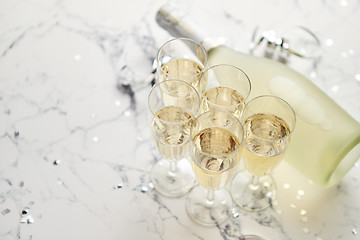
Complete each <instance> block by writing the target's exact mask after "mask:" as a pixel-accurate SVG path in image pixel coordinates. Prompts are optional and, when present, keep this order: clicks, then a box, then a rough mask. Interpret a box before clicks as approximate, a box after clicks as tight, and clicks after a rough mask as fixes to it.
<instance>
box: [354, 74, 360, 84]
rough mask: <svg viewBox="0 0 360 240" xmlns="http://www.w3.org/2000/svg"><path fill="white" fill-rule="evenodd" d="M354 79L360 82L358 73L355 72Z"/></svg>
mask: <svg viewBox="0 0 360 240" xmlns="http://www.w3.org/2000/svg"><path fill="white" fill-rule="evenodd" d="M355 80H356V81H359V82H360V73H358V74H355Z"/></svg>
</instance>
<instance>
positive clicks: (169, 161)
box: [148, 79, 200, 197]
mask: <svg viewBox="0 0 360 240" xmlns="http://www.w3.org/2000/svg"><path fill="white" fill-rule="evenodd" d="M199 105H200V97H199V94H198V93H197V91H196V89H195V88H194V87H192V86H191V85H190V84H188V83H187V82H184V81H182V80H173V79H168V80H167V81H164V82H161V83H158V84H156V85H155V86H154V87H153V89H152V90H151V92H150V94H149V97H148V106H149V115H150V116H149V120H150V128H151V132H152V136H153V140H154V144H155V146H156V147H157V149H158V151H159V153H160V155H161V156H162V159H160V160H159V161H157V162H156V163H155V165H154V166H153V168H152V170H151V173H150V179H151V182H152V183H153V184H154V187H155V189H156V190H157V191H158V192H160V193H162V194H163V195H165V196H168V197H179V196H182V195H184V194H186V193H187V192H188V191H189V190H190V189H191V188H192V187H193V185H194V183H195V177H194V174H193V172H192V169H191V164H190V162H189V160H188V159H187V156H188V154H189V139H190V126H191V124H192V122H193V121H194V118H195V116H196V114H197V112H198V109H199Z"/></svg>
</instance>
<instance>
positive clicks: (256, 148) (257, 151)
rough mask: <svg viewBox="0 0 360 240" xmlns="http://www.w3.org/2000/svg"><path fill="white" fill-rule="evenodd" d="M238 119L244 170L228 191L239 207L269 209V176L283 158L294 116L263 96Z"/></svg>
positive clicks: (271, 197)
mask: <svg viewBox="0 0 360 240" xmlns="http://www.w3.org/2000/svg"><path fill="white" fill-rule="evenodd" d="M241 118H242V123H243V125H244V131H245V134H244V141H243V146H244V147H243V148H244V149H243V154H242V162H243V165H244V168H245V171H241V172H239V173H238V174H236V176H235V177H234V179H233V180H232V184H231V190H230V191H231V194H232V197H233V200H234V201H235V202H236V204H237V205H238V206H239V207H241V208H243V209H245V210H247V211H259V210H263V209H266V208H267V207H269V206H270V205H271V202H272V201H273V200H274V199H275V197H276V186H275V182H274V181H273V179H272V178H271V176H270V173H271V172H272V170H273V169H274V168H275V167H276V166H277V165H278V164H279V162H280V161H281V159H282V158H283V157H284V155H285V152H286V148H287V146H288V143H289V140H290V135H291V133H292V132H293V130H294V127H295V122H296V116H295V112H294V110H293V108H292V107H291V106H290V105H289V104H288V103H287V102H286V101H284V100H283V99H281V98H279V97H275V96H270V95H263V96H258V97H256V98H254V99H252V100H251V101H249V102H248V103H247V104H246V106H245V109H244V112H243V114H242V117H241ZM249 173H250V175H249Z"/></svg>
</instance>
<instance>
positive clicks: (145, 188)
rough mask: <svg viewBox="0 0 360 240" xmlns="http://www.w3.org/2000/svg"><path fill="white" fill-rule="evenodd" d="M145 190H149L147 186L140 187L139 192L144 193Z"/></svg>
mask: <svg viewBox="0 0 360 240" xmlns="http://www.w3.org/2000/svg"><path fill="white" fill-rule="evenodd" d="M147 191H149V188H148V187H146V186H143V187H142V188H141V192H142V193H146V192H147Z"/></svg>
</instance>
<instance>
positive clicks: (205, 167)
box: [186, 110, 243, 226]
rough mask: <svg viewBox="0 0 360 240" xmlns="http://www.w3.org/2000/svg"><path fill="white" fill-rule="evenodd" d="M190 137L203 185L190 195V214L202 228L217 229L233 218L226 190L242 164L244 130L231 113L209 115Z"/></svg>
mask: <svg viewBox="0 0 360 240" xmlns="http://www.w3.org/2000/svg"><path fill="white" fill-rule="evenodd" d="M190 136H191V144H190V159H191V163H192V166H193V170H194V173H195V176H196V179H197V181H198V183H199V184H200V185H198V186H197V187H194V188H193V189H192V190H191V191H190V193H189V194H188V197H187V200H186V210H187V213H188V214H189V216H190V217H191V218H192V219H193V220H194V221H196V222H198V223H200V224H202V225H205V226H213V225H217V224H220V223H222V222H224V221H226V220H227V219H228V218H229V217H230V215H231V210H232V208H233V201H232V199H231V195H230V193H229V192H228V191H227V190H226V189H225V188H224V186H225V185H226V184H227V183H228V182H229V181H230V179H231V178H232V177H233V175H234V174H235V172H236V170H237V167H238V164H239V162H240V158H241V148H240V144H241V142H242V139H243V127H242V124H241V123H240V120H239V119H237V118H236V117H235V116H234V115H232V114H231V113H229V112H226V111H222V110H217V111H208V112H205V113H203V114H201V115H200V116H199V117H198V118H196V119H195V120H194V121H193V123H192V126H191V132H190Z"/></svg>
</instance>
